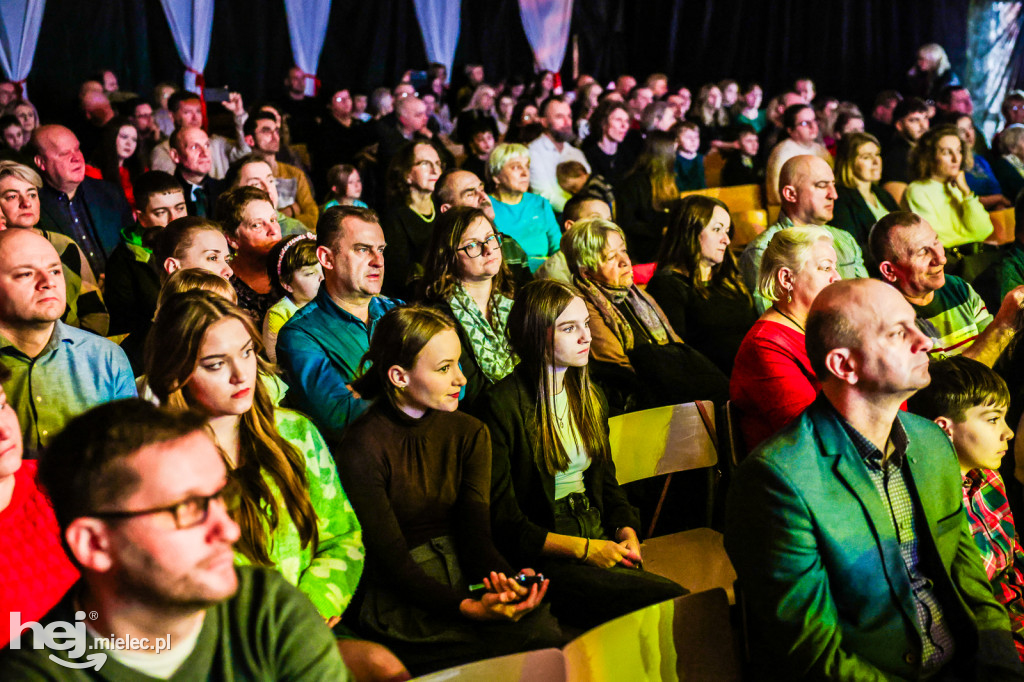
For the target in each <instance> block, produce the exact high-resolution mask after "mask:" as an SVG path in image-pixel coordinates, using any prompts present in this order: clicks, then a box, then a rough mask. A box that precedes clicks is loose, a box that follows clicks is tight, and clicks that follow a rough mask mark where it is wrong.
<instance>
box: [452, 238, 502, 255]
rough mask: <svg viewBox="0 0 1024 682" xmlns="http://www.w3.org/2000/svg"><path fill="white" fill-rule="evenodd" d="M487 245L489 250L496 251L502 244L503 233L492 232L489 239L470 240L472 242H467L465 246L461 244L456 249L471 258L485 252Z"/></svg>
mask: <svg viewBox="0 0 1024 682" xmlns="http://www.w3.org/2000/svg"><path fill="white" fill-rule="evenodd" d="M485 246H486V247H487V250H488V251H494V250H495V249H497V248H498V247H500V246H501V235H500V234H498V233H495V234H492V235H491V236H490V237H488V238H487V239H485V240H483V241H482V242H475V241H474V242H470V243H468V244H466V245H465V246H460V247H459V248H457V249H455V250H456V251H461V252H463V253H464V254H466V255H467V256H469V257H470V258H479V257H480V256H481V255H482V254H483V252H484V247H485Z"/></svg>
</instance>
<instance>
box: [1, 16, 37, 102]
mask: <svg viewBox="0 0 1024 682" xmlns="http://www.w3.org/2000/svg"><path fill="white" fill-rule="evenodd" d="M45 8H46V0H3V1H2V2H0V66H2V67H3V70H4V74H6V76H7V77H8V78H10V79H11V80H12V81H14V82H15V83H17V84H18V86H19V87H20V88H21V96H22V97H24V98H26V99H27V98H28V89H27V88H26V87H25V79H27V78H28V74H29V71H31V70H32V60H33V59H34V58H35V55H36V44H37V43H38V41H39V28H40V26H42V25H43V10H44V9H45Z"/></svg>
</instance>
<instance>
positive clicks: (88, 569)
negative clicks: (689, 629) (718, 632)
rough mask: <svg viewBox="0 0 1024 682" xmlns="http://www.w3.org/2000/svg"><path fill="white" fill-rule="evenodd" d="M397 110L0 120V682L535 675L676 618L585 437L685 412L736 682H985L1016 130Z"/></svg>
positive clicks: (597, 87)
mask: <svg viewBox="0 0 1024 682" xmlns="http://www.w3.org/2000/svg"><path fill="white" fill-rule="evenodd" d="M413 73H414V72H410V73H409V74H407V77H406V78H404V79H403V80H402V81H401V82H400V83H398V84H397V85H396V86H395V87H394V88H391V89H387V88H378V89H377V90H375V91H373V92H372V93H368V94H361V93H357V92H355V91H352V90H350V89H348V88H343V89H340V90H338V91H336V92H334V93H329V94H328V96H327V97H326V98H315V97H308V96H306V95H305V85H306V78H307V75H306V74H304V73H303V72H302V70H301V69H298V68H297V67H295V68H292V69H291V70H290V71H289V73H288V75H287V78H286V79H285V81H284V84H285V89H284V95H283V97H282V98H281V99H280V100H278V101H274V102H261V103H257V105H256V106H251V107H246V105H245V103H243V101H242V98H241V96H240V95H239V94H238V93H230V96H229V97H228V99H227V101H225V102H223V103H222V104H220V105H215V104H213V103H212V102H204V101H203V100H202V99H201V98H200V97H199V96H198V95H196V94H193V93H191V92H187V91H182V90H177V89H176V88H174V86H171V85H167V84H161V85H160V86H158V87H157V88H156V89H155V90H154V92H153V98H152V99H144V98H142V97H139V96H137V95H136V94H134V93H128V92H122V91H120V90H119V87H118V83H117V78H116V75H115V74H113V73H111V72H109V71H106V72H102V73H101V74H98V75H97V77H96V78H95V79H94V80H90V81H87V82H86V83H84V84H83V85H82V88H81V91H80V93H79V98H78V101H79V106H80V111H78V112H74V113H73V114H72V115H71V116H70V119H68V120H65V119H67V118H68V117H66V116H65V117H64V118H63V119H62V118H61V117H60V114H61V113H62V112H47V111H43V112H37V111H36V109H35V107H34V106H33V105H32V104H31V103H30V102H28V101H26V100H24V99H22V98H21V97H20V95H19V89H18V84H16V83H13V82H6V81H5V82H0V133H2V136H0V538H2V542H0V544H2V546H3V549H2V550H0V612H2V613H4V614H7V613H10V629H9V630H8V629H0V646H5V647H6V648H4V649H2V650H0V678H3V679H64V678H63V677H62V675H64V674H66V673H68V672H69V670H68V669H69V668H76V669H77V670H76V671H75V672H76V674H80V675H81V677H75V678H74V679H93V677H87V676H88V675H92V673H91V672H89V670H88V669H85V670H83V663H84V661H85V659H84V658H83V652H84V650H85V649H88V650H90V651H97V650H103V651H104V653H105V658H104V661H105V662H103V661H100V663H102V667H103V672H102V676H103V678H104V679H152V678H156V679H207V678H209V679H324V680H327V679H339V680H340V679H346V678H348V677H351V678H353V679H357V680H402V679H409V678H410V677H411V676H414V675H420V674H425V673H428V672H432V671H436V670H440V669H443V668H447V667H451V666H455V665H460V664H463V663H467V662H470V661H474V660H479V659H483V658H488V657H494V656H501V655H504V654H510V653H515V652H520V651H527V650H532V649H541V648H547V647H560V646H562V645H564V644H566V643H567V642H568V641H569V640H571V639H572V638H573V637H575V636H576V635H578V634H579V633H581V632H582V631H584V630H586V629H589V628H592V627H594V626H596V625H599V624H601V623H603V622H606V621H609V620H611V619H614V618H616V617H618V616H620V615H623V614H625V613H628V612H630V611H633V610H636V609H639V608H642V607H644V606H647V605H650V604H654V603H657V602H660V601H664V600H668V599H673V598H674V597H677V596H680V595H684V594H686V593H687V592H688V587H692V586H685V585H680V584H677V583H676V582H674V581H672V580H670V579H669V578H667V577H663V576H661V575H657V574H656V573H655V572H654V571H653V570H646V569H645V567H644V561H643V552H644V547H643V545H642V542H643V540H644V539H645V538H644V535H643V529H644V528H645V527H646V523H645V522H646V521H649V518H648V516H647V515H648V512H649V509H648V507H649V506H650V504H649V499H648V498H649V491H648V490H647V489H646V488H644V487H643V486H638V485H635V484H626V485H620V483H619V481H618V480H617V477H616V467H615V464H614V462H613V457H612V455H613V453H612V444H611V439H610V436H609V419H610V418H612V417H615V416H617V415H621V414H624V413H628V412H634V411H638V410H644V409H648V408H657V407H663V406H671V405H677V404H680V403H688V402H694V401H711V402H712V403H714V405H715V406H716V408H718V410H719V415H720V419H722V420H724V417H726V416H729V417H731V418H733V419H735V420H736V423H737V424H738V427H737V430H738V433H737V434H735V440H736V441H737V445H736V450H737V451H738V452H739V453H740V455H741V457H740V458H741V459H743V461H742V462H740V464H739V465H738V466H736V467H735V468H730V469H729V471H728V472H727V473H728V475H727V476H726V477H725V479H724V480H723V484H724V487H725V489H726V491H727V493H728V497H727V500H726V502H725V504H724V508H723V509H719V510H718V512H719V513H718V514H716V516H715V520H714V524H715V525H716V527H718V528H720V529H724V538H725V548H726V551H727V552H728V555H729V558H730V559H731V561H732V564H733V565H734V567H735V570H736V573H737V576H738V580H737V583H736V588H737V593H738V594H739V595H741V596H742V599H741V600H740V602H741V605H740V606H739V607H738V608H742V609H743V611H744V618H743V620H744V622H745V623H746V624H747V625H746V629H745V634H746V636H747V639H748V641H749V656H750V668H751V670H752V671H757V672H758V673H759V674H761V675H763V676H765V677H768V678H778V679H804V678H814V679H895V678H899V679H928V678H931V679H941V680H953V679H985V680H1002V679H1024V668H1022V665H1021V660H1024V550H1022V548H1021V544H1020V540H1019V537H1018V533H1017V531H1016V529H1015V526H1014V520H1013V510H1015V509H1021V508H1024V494H1022V491H1024V485H1022V484H1024V464H1022V462H1024V441H1021V443H1022V444H1021V445H1020V446H1017V445H1015V443H1016V442H1017V441H1013V440H1012V439H1013V432H1014V429H1013V428H1011V427H1018V429H1019V427H1020V425H1021V424H1024V420H1022V419H1021V418H1022V414H1024V346H1022V345H1021V343H1020V342H1019V337H1020V336H1021V332H1022V328H1024V308H1022V306H1024V229H1022V230H1020V231H1019V232H1015V231H1014V229H1013V226H1014V225H1015V224H1017V223H1020V222H1021V221H1024V92H1020V91H1012V92H1010V93H1009V94H1008V95H1007V96H1006V102H1005V104H1004V105H1003V116H1004V119H1005V125H1004V127H1003V129H1002V130H1000V131H999V133H998V134H997V135H996V137H995V139H993V140H992V141H991V143H990V142H989V141H988V140H986V138H985V137H984V136H983V135H982V134H981V132H980V131H979V130H978V129H977V128H976V127H975V125H974V121H973V119H972V117H971V116H972V114H973V112H974V108H973V103H972V100H971V93H970V92H969V90H968V89H967V88H966V87H965V86H963V85H962V84H961V83H960V81H959V79H958V78H957V76H956V74H955V73H953V72H952V70H951V69H950V66H949V60H948V59H947V58H946V55H945V52H944V51H943V49H942V48H941V47H940V46H938V45H926V46H924V47H922V48H921V49H920V50H919V52H918V58H917V61H916V64H915V65H914V66H913V68H912V69H911V70H910V72H909V73H908V74H907V82H906V84H905V86H904V88H903V89H902V91H896V90H885V91H883V92H880V93H879V94H878V96H877V97H876V98H875V100H874V102H873V103H872V105H873V108H872V109H870V110H868V109H864V111H866V112H868V113H867V114H866V115H865V114H864V113H862V110H861V109H860V108H859V107H858V106H857V105H856V104H854V103H852V102H847V101H841V100H839V99H836V98H832V97H827V96H824V95H821V94H819V93H817V91H816V87H815V84H814V82H813V81H812V80H811V79H809V78H806V77H803V76H799V77H797V78H795V79H794V81H793V86H792V88H791V89H788V90H786V91H785V92H781V93H777V94H775V95H774V96H773V97H771V98H770V99H768V100H767V103H766V104H764V106H762V103H763V98H764V97H766V96H767V95H769V94H772V93H765V92H764V91H763V90H762V88H761V86H760V85H759V84H757V83H746V84H742V85H741V84H739V83H737V82H736V81H734V80H724V81H722V82H720V83H708V84H704V85H702V86H701V87H699V88H697V89H695V90H693V91H691V90H690V89H688V88H686V87H677V86H673V85H670V79H669V78H668V77H666V76H665V75H664V74H651V75H650V76H649V77H647V78H646V79H644V80H642V81H638V80H637V79H635V78H634V77H632V76H629V75H622V76H620V77H618V78H617V79H616V80H615V81H614V82H612V83H610V84H609V85H608V87H607V88H604V87H603V86H602V85H601V84H599V83H597V82H596V81H595V79H594V78H592V77H590V76H587V75H584V76H580V78H579V79H577V81H576V82H575V83H573V84H571V85H570V86H569V87H566V88H564V89H563V88H562V86H561V85H560V84H559V81H558V79H557V78H556V75H555V74H553V73H550V72H541V73H540V74H538V75H537V77H536V79H535V80H534V81H533V82H532V83H527V82H525V81H524V80H523V79H521V78H509V79H505V80H501V81H498V82H495V81H488V80H487V78H486V74H485V72H484V69H483V67H481V66H479V65H475V64H474V65H468V66H467V67H466V69H465V73H464V74H462V76H463V77H462V78H461V80H459V82H457V83H455V85H453V86H450V85H449V83H448V74H447V73H446V72H445V69H444V67H443V66H440V65H432V66H431V68H430V69H429V70H428V71H427V72H425V73H426V76H427V77H426V80H425V81H424V80H423V79H422V78H416V81H415V85H414V83H413V80H412V76H411V75H412V74H413ZM417 88H419V90H420V91H419V92H417ZM215 131H216V132H215ZM722 186H727V187H737V188H738V190H737V191H744V192H747V193H748V195H750V196H753V197H755V199H756V202H755V203H757V204H758V205H759V206H761V207H763V208H764V209H765V211H766V214H767V215H768V216H770V217H769V219H768V220H767V221H766V222H764V224H762V225H760V226H759V227H758V228H757V229H755V230H754V231H752V232H751V231H750V230H749V229H748V230H746V231H744V232H742V233H741V231H740V230H739V229H738V228H739V226H740V224H742V225H745V226H748V227H749V225H748V222H749V221H748V218H747V217H746V214H748V213H749V212H750V211H749V210H748V207H746V206H744V207H738V206H735V205H734V206H730V205H729V202H730V199H729V198H728V197H729V196H733V195H729V194H720V193H719V190H718V189H717V188H719V187H722ZM719 196H722V197H723V198H725V201H723V199H722V198H719ZM741 217H742V218H743V221H742V222H741V221H740V218H741ZM1007 228H1009V229H1007ZM1011 448H1012V450H1011ZM1007 453H1012V454H1016V455H1020V456H1019V457H1017V458H1016V464H1015V458H1014V457H1009V458H1005V459H1004V456H1005V455H1006V454H1007ZM723 454H724V451H723ZM742 455H745V456H742ZM720 466H721V467H722V468H725V467H726V463H725V461H724V458H723V461H722V463H721V465H720ZM666 490H669V489H668V488H666ZM668 494H669V496H670V498H678V497H681V496H685V495H689V494H690V493H689V492H686V491H684V490H683V488H682V487H680V486H675V487H674V488H672V489H671V490H669V493H668ZM661 501H662V502H664V501H665V499H664V498H663V499H662V500H661ZM669 502H670V503H669V504H668V505H667V506H666V509H671V510H675V509H676V507H677V505H673V504H672V503H671V502H672V500H671V499H670V500H669ZM658 506H659V508H660V506H661V502H659V504H658ZM638 507H639V508H640V509H641V510H643V511H640V510H638ZM675 521H676V522H677V523H680V524H684V523H686V520H685V519H682V518H679V519H675ZM705 559H706V557H701V556H693V557H691V558H689V559H688V560H689V561H693V562H700V561H702V560H705ZM86 612H88V613H89V614H90V615H89V617H88V620H86V621H84V622H83V618H84V615H83V614H84V613H86ZM61 623H65V624H67V625H66V628H67V630H66V631H67V632H69V633H70V632H72V630H74V631H75V632H77V633H78V636H79V637H81V638H82V642H81V643H82V647H83V648H79V647H73V646H70V645H68V646H64V645H60V643H59V642H55V641H54V637H55V635H54V634H53V632H54V628H59V624H61ZM72 625H75V626H76V627H75V628H72V627H71V626H72ZM108 635H109V637H108ZM117 638H126V639H127V640H128V641H136V642H159V641H166V642H169V646H166V647H165V650H162V651H160V650H157V649H152V648H151V647H146V646H145V645H142V646H139V647H136V648H135V649H132V647H118V646H114V645H113V644H111V642H112V641H116V640H117ZM161 638H165V639H161ZM86 642H88V646H86ZM93 657H94V654H90V655H89V659H88V660H89V661H93ZM100 667H101V666H100V665H96V666H95V677H96V678H97V679H98V678H99V676H100V675H101V673H100V672H99V670H100Z"/></svg>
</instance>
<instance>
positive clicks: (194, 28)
mask: <svg viewBox="0 0 1024 682" xmlns="http://www.w3.org/2000/svg"><path fill="white" fill-rule="evenodd" d="M160 4H161V5H162V6H163V8H164V14H165V15H166V16H167V25H168V26H169V27H170V29H171V36H173V38H174V47H175V48H177V50H178V56H179V57H180V58H181V62H182V64H184V65H185V89H186V90H189V91H191V92H195V93H198V94H199V95H202V94H203V85H204V79H203V71H205V70H206V60H207V58H208V57H209V56H210V36H211V34H212V33H213V0H160Z"/></svg>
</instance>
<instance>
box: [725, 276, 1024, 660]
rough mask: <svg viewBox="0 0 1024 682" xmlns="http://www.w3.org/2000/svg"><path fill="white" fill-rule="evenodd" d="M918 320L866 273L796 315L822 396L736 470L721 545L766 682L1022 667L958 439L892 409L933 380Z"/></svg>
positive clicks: (927, 342)
mask: <svg viewBox="0 0 1024 682" xmlns="http://www.w3.org/2000/svg"><path fill="white" fill-rule="evenodd" d="M914 319H915V315H914V311H913V309H912V308H911V306H910V304H909V303H907V302H906V301H905V300H904V299H903V297H902V296H901V295H900V294H899V292H898V291H896V290H895V289H894V288H892V287H890V286H889V285H887V284H884V283H882V282H879V281H877V280H870V279H861V280H849V281H841V282H836V283H834V284H831V285H829V286H828V287H827V288H826V289H824V290H823V291H822V292H821V293H820V294H819V295H818V298H817V299H816V300H815V302H814V305H813V307H812V308H811V312H810V315H809V316H808V320H807V352H808V357H809V358H810V361H811V364H812V365H813V367H814V370H815V373H816V374H817V376H818V380H819V381H820V382H821V386H822V394H821V396H820V397H819V399H818V400H817V401H816V402H815V403H814V404H812V405H811V407H809V408H808V409H807V410H806V411H805V412H804V413H803V415H801V416H800V417H799V418H798V419H797V420H796V421H794V422H793V423H792V424H790V425H789V426H788V427H786V428H785V429H783V430H782V431H781V432H779V433H778V434H776V435H775V436H773V437H772V438H770V439H769V440H767V441H765V443H764V444H762V445H761V446H760V447H758V448H757V449H756V450H754V452H753V453H751V455H750V456H749V457H748V458H747V459H746V460H744V461H743V462H742V464H740V466H739V467H738V469H737V470H736V473H735V478H734V481H733V486H732V489H731V490H730V491H729V499H728V502H727V510H726V532H725V547H726V551H727V552H728V554H729V558H730V559H731V560H732V562H733V565H734V566H735V568H736V574H737V576H738V578H739V586H740V588H741V589H742V592H743V594H744V596H745V597H746V600H747V604H748V614H749V617H750V629H751V644H752V648H753V650H754V652H755V653H754V654H753V656H754V659H755V660H756V661H758V667H759V669H760V670H763V671H764V673H765V676H773V677H775V678H778V679H786V680H792V679H805V678H813V679H842V680H852V679H857V680H891V679H924V678H929V677H935V678H936V679H943V680H945V679H977V680H1010V679H1014V680H1019V679H1022V676H1024V671H1022V669H1021V665H1020V661H1019V660H1018V658H1017V652H1016V649H1015V647H1014V644H1013V640H1012V638H1011V635H1010V624H1009V619H1008V617H1007V615H1006V611H1005V610H1004V609H1003V607H1002V605H1000V604H999V602H998V601H997V600H996V599H995V597H994V596H993V595H992V589H991V586H990V585H989V583H988V579H987V577H986V574H985V569H984V568H983V566H982V563H981V558H980V556H979V555H978V550H977V547H976V546H975V544H974V541H973V538H972V536H971V532H970V529H969V528H968V525H967V518H966V516H965V515H964V512H963V505H962V501H961V498H962V495H961V491H960V484H961V478H960V468H959V464H958V462H957V459H956V454H955V453H954V451H953V447H952V445H951V444H950V442H949V439H948V438H947V437H946V435H945V434H944V433H943V432H942V430H941V429H939V428H937V427H936V426H935V424H934V423H932V422H930V421H928V420H926V419H924V418H922V417H917V416H915V415H911V414H908V413H906V412H902V411H901V410H900V406H901V405H902V404H903V402H904V401H905V400H906V399H907V398H909V397H910V396H911V395H913V393H914V392H915V391H917V390H918V389H920V388H923V387H924V386H926V385H927V384H928V382H929V381H930V377H929V375H928V351H929V349H930V348H931V341H930V340H929V339H928V337H927V336H925V335H924V334H923V333H921V332H920V331H919V330H918V328H917V326H916V324H915V322H914Z"/></svg>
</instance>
